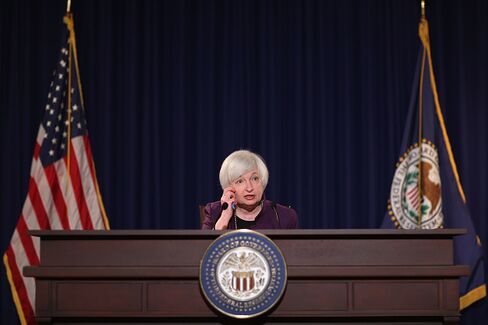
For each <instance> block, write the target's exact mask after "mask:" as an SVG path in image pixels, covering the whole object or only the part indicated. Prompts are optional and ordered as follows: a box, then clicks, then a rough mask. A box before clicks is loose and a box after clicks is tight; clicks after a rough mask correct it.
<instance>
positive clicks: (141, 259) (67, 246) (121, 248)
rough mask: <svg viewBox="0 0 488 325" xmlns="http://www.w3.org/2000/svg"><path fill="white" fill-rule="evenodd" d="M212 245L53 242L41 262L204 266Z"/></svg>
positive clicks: (190, 242) (45, 244)
mask: <svg viewBox="0 0 488 325" xmlns="http://www.w3.org/2000/svg"><path fill="white" fill-rule="evenodd" d="M210 243H211V241H210V240H203V241H196V240H183V239H181V240H171V239H169V240H155V239H154V240H153V239H147V240H144V239H135V240H130V241H128V240H123V239H117V238H115V239H113V240H111V239H105V240H103V239H94V240H77V239H75V240H68V241H58V240H49V241H46V242H43V249H42V250H41V260H42V264H43V265H44V266H60V265H70V266H84V265H89V266H122V265H124V266H190V265H196V264H198V263H199V262H200V259H201V258H202V256H203V254H204V252H205V250H206V249H207V246H208V245H209V244H210ZM93 252H96V254H93ZM128 257H130V258H128Z"/></svg>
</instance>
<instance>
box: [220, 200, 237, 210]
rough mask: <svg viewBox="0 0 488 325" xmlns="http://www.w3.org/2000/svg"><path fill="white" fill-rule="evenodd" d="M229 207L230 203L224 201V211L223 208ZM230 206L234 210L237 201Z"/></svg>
mask: <svg viewBox="0 0 488 325" xmlns="http://www.w3.org/2000/svg"><path fill="white" fill-rule="evenodd" d="M228 207H229V204H228V203H227V202H224V203H222V211H223V210H227V208H228ZM230 207H231V209H232V210H235V209H236V203H235V202H232V204H231V205H230Z"/></svg>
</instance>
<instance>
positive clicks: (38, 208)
mask: <svg viewBox="0 0 488 325" xmlns="http://www.w3.org/2000/svg"><path fill="white" fill-rule="evenodd" d="M29 198H30V200H31V203H32V207H33V208H34V212H35V214H36V218H37V222H38V223H39V227H40V228H41V229H51V225H50V224H49V219H48V216H47V213H46V209H45V208H44V204H43V203H42V199H41V195H40V194H39V189H38V188H37V183H36V181H35V180H34V178H32V177H31V178H30V182H29Z"/></svg>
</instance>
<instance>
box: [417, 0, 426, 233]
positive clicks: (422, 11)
mask: <svg viewBox="0 0 488 325" xmlns="http://www.w3.org/2000/svg"><path fill="white" fill-rule="evenodd" d="M420 10H421V18H420V20H421V21H422V20H424V19H425V0H422V1H420ZM425 54H426V49H425V46H424V53H423V56H422V71H421V73H420V82H419V135H418V137H419V139H418V149H419V162H418V167H417V168H418V170H419V178H418V182H417V186H418V189H419V191H418V192H419V196H418V202H419V206H418V209H417V213H418V219H417V228H419V229H421V228H422V197H423V191H422V190H423V189H422V140H423V130H422V127H423V125H422V123H423V121H422V116H423V109H422V88H423V81H424V72H425V71H424V69H425Z"/></svg>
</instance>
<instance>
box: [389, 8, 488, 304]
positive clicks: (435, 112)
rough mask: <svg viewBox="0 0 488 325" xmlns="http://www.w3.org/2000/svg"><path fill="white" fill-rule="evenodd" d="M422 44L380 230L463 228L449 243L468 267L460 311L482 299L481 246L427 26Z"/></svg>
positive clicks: (462, 282) (421, 31)
mask: <svg viewBox="0 0 488 325" xmlns="http://www.w3.org/2000/svg"><path fill="white" fill-rule="evenodd" d="M419 36H420V39H421V41H422V47H421V48H420V52H419V58H418V61H417V69H416V72H415V79H414V83H413V88H412V95H411V98H410V105H409V111H408V115H407V120H406V125H405V130H404V133H403V139H402V147H401V152H400V158H399V160H398V163H397V164H396V169H395V174H394V176H393V181H392V185H391V191H390V198H389V200H388V211H387V214H386V216H385V219H384V221H383V224H382V228H399V229H437V228H465V229H467V234H466V235H463V236H457V237H455V239H454V261H455V263H456V264H459V265H469V267H470V275H469V276H465V277H462V278H461V280H460V287H459V291H460V292H459V296H460V298H459V307H460V310H463V309H464V308H466V307H468V306H469V305H471V304H472V303H474V302H476V301H478V300H480V299H482V298H483V297H485V296H486V285H485V279H484V265H483V256H482V251H481V242H480V240H479V237H478V236H477V235H476V231H475V229H474V226H473V222H472V220H471V215H470V213H469V210H468V208H467V206H466V198H465V195H464V191H463V188H462V186H461V182H460V180H459V174H458V172H457V167H456V163H455V161H454V156H453V153H452V149H451V145H450V142H449V138H448V135H447V130H446V126H445V123H444V118H443V116H442V112H441V108H440V104H439V98H438V95H437V89H436V84H435V78H434V71H433V68H432V57H431V51H430V40H429V28H428V23H427V20H426V19H425V17H422V19H421V21H420V24H419Z"/></svg>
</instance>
